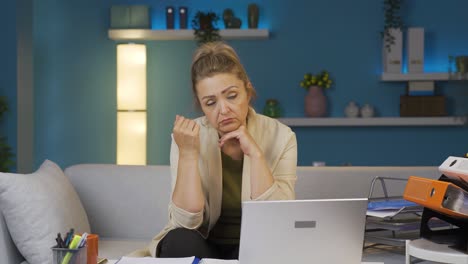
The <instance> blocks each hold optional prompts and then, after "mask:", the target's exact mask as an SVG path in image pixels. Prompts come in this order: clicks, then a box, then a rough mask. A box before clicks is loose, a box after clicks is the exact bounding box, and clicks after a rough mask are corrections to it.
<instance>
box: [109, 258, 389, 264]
mask: <svg viewBox="0 0 468 264" xmlns="http://www.w3.org/2000/svg"><path fill="white" fill-rule="evenodd" d="M116 261H117V260H115V259H111V260H108V261H107V262H105V263H104V264H114V263H115V262H116ZM361 264H384V263H383V262H362V263H361Z"/></svg>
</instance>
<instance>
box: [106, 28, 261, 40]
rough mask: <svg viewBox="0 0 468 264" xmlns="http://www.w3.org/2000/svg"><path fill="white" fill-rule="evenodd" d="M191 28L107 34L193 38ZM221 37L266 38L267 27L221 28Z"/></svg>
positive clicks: (136, 37) (130, 37) (120, 37)
mask: <svg viewBox="0 0 468 264" xmlns="http://www.w3.org/2000/svg"><path fill="white" fill-rule="evenodd" d="M193 32H194V31H193V30H192V29H168V30H152V29H110V30H109V31H108V36H109V38H110V39H113V40H127V41H128V40H193V39H194V35H193ZM219 35H220V36H221V37H222V38H223V39H268V37H269V35H270V32H269V31H268V29H221V30H219Z"/></svg>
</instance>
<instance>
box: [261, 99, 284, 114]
mask: <svg viewBox="0 0 468 264" xmlns="http://www.w3.org/2000/svg"><path fill="white" fill-rule="evenodd" d="M263 114H264V115H266V116H269V117H271V118H278V117H280V116H281V107H280V105H279V102H278V100H276V99H268V100H267V101H266V104H265V107H264V108H263Z"/></svg>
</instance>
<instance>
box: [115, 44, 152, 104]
mask: <svg viewBox="0 0 468 264" xmlns="http://www.w3.org/2000/svg"><path fill="white" fill-rule="evenodd" d="M117 110H146V46H145V45H143V44H119V45H117Z"/></svg>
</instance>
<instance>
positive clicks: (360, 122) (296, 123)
mask: <svg viewBox="0 0 468 264" xmlns="http://www.w3.org/2000/svg"><path fill="white" fill-rule="evenodd" d="M278 121H280V122H281V123H283V124H285V125H288V126H292V127H329V126H463V125H467V124H468V118H467V117H466V116H449V117H371V118H360V117H358V118H347V117H332V118H278Z"/></svg>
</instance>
